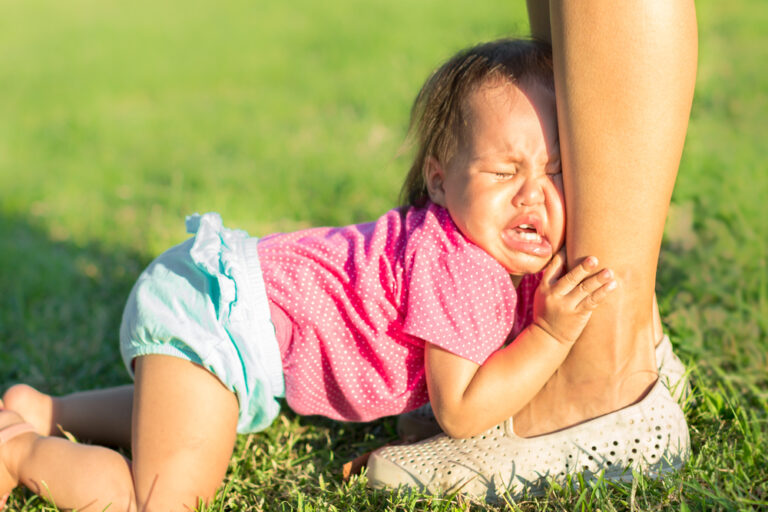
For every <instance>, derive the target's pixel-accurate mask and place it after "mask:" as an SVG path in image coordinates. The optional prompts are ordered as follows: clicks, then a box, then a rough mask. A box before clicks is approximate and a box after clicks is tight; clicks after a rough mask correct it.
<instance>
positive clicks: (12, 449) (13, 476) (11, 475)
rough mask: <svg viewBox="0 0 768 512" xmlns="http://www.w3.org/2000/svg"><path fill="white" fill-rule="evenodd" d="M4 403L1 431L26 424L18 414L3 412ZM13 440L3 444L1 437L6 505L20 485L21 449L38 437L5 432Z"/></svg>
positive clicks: (1, 493)
mask: <svg viewBox="0 0 768 512" xmlns="http://www.w3.org/2000/svg"><path fill="white" fill-rule="evenodd" d="M2 408H3V403H2V402H0V431H2V430H4V429H8V428H12V427H13V426H14V425H21V424H24V423H25V421H24V419H23V418H22V417H21V416H19V415H18V414H17V413H15V412H13V411H9V410H2ZM5 433H6V434H8V435H9V436H10V437H11V438H10V439H7V438H6V439H7V440H6V441H5V442H3V437H1V436H0V501H2V502H3V506H4V505H5V500H6V499H7V498H8V496H7V495H8V493H10V492H11V491H12V490H14V489H15V488H16V486H17V485H19V475H18V471H17V467H18V462H17V461H18V459H19V449H20V448H23V446H29V441H30V439H32V438H35V437H37V434H35V433H34V432H30V431H26V432H24V433H19V432H18V431H17V432H16V433H15V434H11V433H10V431H9V430H5Z"/></svg>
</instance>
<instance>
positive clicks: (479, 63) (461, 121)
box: [400, 39, 554, 207]
mask: <svg viewBox="0 0 768 512" xmlns="http://www.w3.org/2000/svg"><path fill="white" fill-rule="evenodd" d="M492 79H503V80H508V81H509V82H511V83H519V82H522V81H528V82H529V83H533V84H536V85H540V86H543V87H545V88H547V89H548V90H550V91H554V78H553V72H552V48H551V47H550V46H549V44H548V43H545V42H542V41H536V40H526V39H500V40H498V41H492V42H489V43H483V44H479V45H477V46H474V47H472V48H467V49H465V50H462V51H460V52H459V53H457V54H456V55H454V56H453V57H452V58H451V59H450V60H448V62H446V63H445V64H443V65H442V66H441V67H440V68H439V69H437V71H435V72H434V73H432V76H430V77H429V78H428V79H427V81H426V83H425V84H424V86H423V87H422V88H421V91H419V94H418V96H416V100H415V101H414V103H413V107H412V108H411V121H410V125H409V130H408V132H409V139H410V140H412V141H413V142H414V143H415V144H416V146H417V152H416V156H415V157H414V160H413V163H412V164H411V169H410V171H409V172H408V176H406V178H405V183H403V188H402V190H401V191H400V203H401V204H402V205H403V206H407V205H411V206H417V207H420V206H424V205H425V204H426V202H427V200H428V199H429V195H428V194H427V187H426V184H425V183H424V165H425V162H426V160H427V158H428V157H430V156H432V157H435V158H437V159H438V160H439V161H440V162H442V163H445V162H447V161H448V160H450V159H451V158H452V157H453V156H454V155H455V153H456V151H457V149H458V147H459V144H460V142H461V137H462V136H463V133H464V130H463V128H464V127H465V126H466V125H467V121H468V119H467V118H468V112H466V108H465V104H466V101H467V98H469V96H470V95H471V94H472V93H473V92H474V91H475V90H477V88H478V87H480V86H481V85H483V84H484V83H486V82H487V81H488V80H492Z"/></svg>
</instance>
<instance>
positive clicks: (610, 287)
mask: <svg viewBox="0 0 768 512" xmlns="http://www.w3.org/2000/svg"><path fill="white" fill-rule="evenodd" d="M616 286H618V283H617V282H616V281H611V282H610V283H608V284H607V285H605V288H606V289H607V290H613V289H615V288H616Z"/></svg>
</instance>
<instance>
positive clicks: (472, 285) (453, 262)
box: [404, 246, 517, 364]
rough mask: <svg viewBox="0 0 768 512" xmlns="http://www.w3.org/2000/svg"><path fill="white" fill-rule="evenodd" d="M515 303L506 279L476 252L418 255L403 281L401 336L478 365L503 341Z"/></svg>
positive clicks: (471, 248)
mask: <svg viewBox="0 0 768 512" xmlns="http://www.w3.org/2000/svg"><path fill="white" fill-rule="evenodd" d="M436 253H437V254H436ZM516 304H517V293H516V291H515V287H514V285H513V284H512V280H511V279H510V277H509V275H508V274H507V272H506V271H505V270H504V268H503V267H502V266H501V265H499V264H498V263H497V262H496V261H495V260H493V259H492V258H491V257H490V256H489V255H488V254H486V253H485V252H484V251H482V249H480V248H479V247H476V246H465V247H463V248H461V249H460V250H458V251H457V252H451V253H440V252H438V251H434V252H433V251H421V252H419V251H417V252H416V253H415V254H414V256H413V264H412V267H411V269H410V276H409V280H408V296H407V304H406V308H405V311H406V316H405V321H404V331H405V332H406V334H409V335H411V336H416V337H418V338H421V339H423V340H425V341H427V342H429V343H432V344H434V345H437V346H439V347H440V348H443V349H445V350H447V351H449V352H451V353H453V354H456V355H458V356H460V357H463V358H465V359H469V360H470V361H473V362H475V363H477V364H483V363H484V362H485V360H486V359H487V358H488V356H490V355H491V354H492V353H493V352H494V351H496V350H497V349H498V348H500V347H501V346H502V344H503V343H504V341H505V340H506V339H507V336H508V335H509V332H510V330H511V329H512V326H513V325H514V322H515V309H516V307H515V306H516Z"/></svg>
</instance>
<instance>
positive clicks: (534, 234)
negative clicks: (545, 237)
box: [513, 224, 542, 243]
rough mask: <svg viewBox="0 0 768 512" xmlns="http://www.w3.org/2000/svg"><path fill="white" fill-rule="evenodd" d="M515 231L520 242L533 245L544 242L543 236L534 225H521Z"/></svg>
mask: <svg viewBox="0 0 768 512" xmlns="http://www.w3.org/2000/svg"><path fill="white" fill-rule="evenodd" d="M513 231H514V232H515V234H516V235H517V237H518V238H519V239H520V240H524V241H526V242H533V243H541V241H542V238H541V235H540V234H539V232H538V231H537V230H536V227H535V226H533V225H532V224H520V225H519V226H517V227H516V228H514V230H513Z"/></svg>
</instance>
